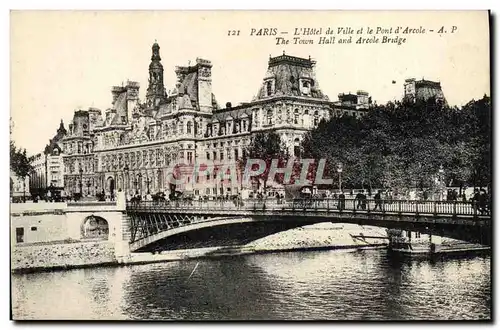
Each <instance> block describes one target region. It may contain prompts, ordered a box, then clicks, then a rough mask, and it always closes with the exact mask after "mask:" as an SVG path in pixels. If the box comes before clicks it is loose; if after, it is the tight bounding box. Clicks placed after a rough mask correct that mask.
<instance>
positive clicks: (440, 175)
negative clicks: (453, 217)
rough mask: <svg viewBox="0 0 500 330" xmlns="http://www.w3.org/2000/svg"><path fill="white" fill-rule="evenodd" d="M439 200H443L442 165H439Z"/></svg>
mask: <svg viewBox="0 0 500 330" xmlns="http://www.w3.org/2000/svg"><path fill="white" fill-rule="evenodd" d="M438 172H439V187H440V189H439V198H440V199H442V198H443V193H444V187H445V186H446V184H445V182H444V168H443V165H442V164H441V165H440V166H439V171H438Z"/></svg>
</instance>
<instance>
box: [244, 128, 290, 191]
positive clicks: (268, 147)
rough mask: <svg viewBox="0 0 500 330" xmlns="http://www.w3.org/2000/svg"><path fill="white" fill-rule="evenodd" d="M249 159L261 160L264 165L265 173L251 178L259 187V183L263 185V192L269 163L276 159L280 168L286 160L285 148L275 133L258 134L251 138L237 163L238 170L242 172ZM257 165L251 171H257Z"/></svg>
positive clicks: (266, 181) (267, 177) (265, 186)
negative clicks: (243, 154) (244, 152)
mask: <svg viewBox="0 0 500 330" xmlns="http://www.w3.org/2000/svg"><path fill="white" fill-rule="evenodd" d="M249 159H260V160H263V161H264V162H265V164H266V169H265V171H264V172H263V173H262V174H260V175H258V176H255V177H253V178H252V179H253V180H254V182H257V183H258V185H259V187H260V184H261V182H262V183H263V190H264V192H265V191H266V189H267V183H268V180H269V179H274V178H269V170H270V167H271V162H272V161H273V159H277V160H278V161H279V164H280V166H282V165H283V163H285V161H286V160H287V159H288V153H287V151H286V147H285V145H284V143H283V142H282V141H281V138H280V136H279V135H278V134H277V133H276V132H265V133H264V132H260V133H257V134H256V135H255V136H253V138H252V141H251V143H250V145H249V146H248V148H247V153H246V154H245V156H244V157H243V159H242V161H241V162H239V166H240V169H242V172H243V170H244V168H245V167H246V164H247V162H248V160H249ZM257 167H258V165H257V164H254V165H252V168H251V170H257Z"/></svg>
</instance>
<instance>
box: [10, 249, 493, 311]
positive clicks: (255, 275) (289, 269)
mask: <svg viewBox="0 0 500 330" xmlns="http://www.w3.org/2000/svg"><path fill="white" fill-rule="evenodd" d="M196 265H198V266H196ZM195 268H196V269H195ZM194 269H195V270H194ZM193 270H194V272H193ZM191 274H192V275H191ZM190 275H191V277H190ZM12 301H13V302H12V312H13V317H14V319H78V320H81V319H100V320H109V319H113V320H116V319H140V320H150V319H155V320H416V319H426V320H436V319H441V320H450V319H453V320H456V319H476V320H477V319H490V318H491V310H490V304H491V278H490V257H489V256H483V257H479V256H477V257H469V258H459V259H448V260H441V261H430V260H420V261H419V260H406V261H401V260H395V259H394V258H392V257H390V256H388V254H387V252H386V251H385V250H364V251H354V250H351V251H348V250H337V251H313V252H286V253H273V254H259V255H246V256H232V257H220V258H217V259H204V260H188V261H179V262H168V263H157V264H148V265H133V266H125V267H110V268H88V269H77V270H69V271H57V272H46V273H33V274H23V275H19V274H16V275H13V276H12Z"/></svg>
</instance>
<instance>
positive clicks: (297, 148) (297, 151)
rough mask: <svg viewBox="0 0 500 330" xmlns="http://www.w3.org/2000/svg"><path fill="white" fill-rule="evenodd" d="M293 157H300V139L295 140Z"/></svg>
mask: <svg viewBox="0 0 500 330" xmlns="http://www.w3.org/2000/svg"><path fill="white" fill-rule="evenodd" d="M293 155H294V156H295V157H300V140H299V138H295V140H293Z"/></svg>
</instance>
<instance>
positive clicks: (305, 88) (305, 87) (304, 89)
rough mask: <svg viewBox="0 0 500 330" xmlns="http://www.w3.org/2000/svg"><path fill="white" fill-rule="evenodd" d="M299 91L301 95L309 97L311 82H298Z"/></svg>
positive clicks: (305, 80)
mask: <svg viewBox="0 0 500 330" xmlns="http://www.w3.org/2000/svg"><path fill="white" fill-rule="evenodd" d="M300 87H301V88H300V91H301V93H302V95H310V94H311V82H310V81H309V80H308V79H301V80H300Z"/></svg>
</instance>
